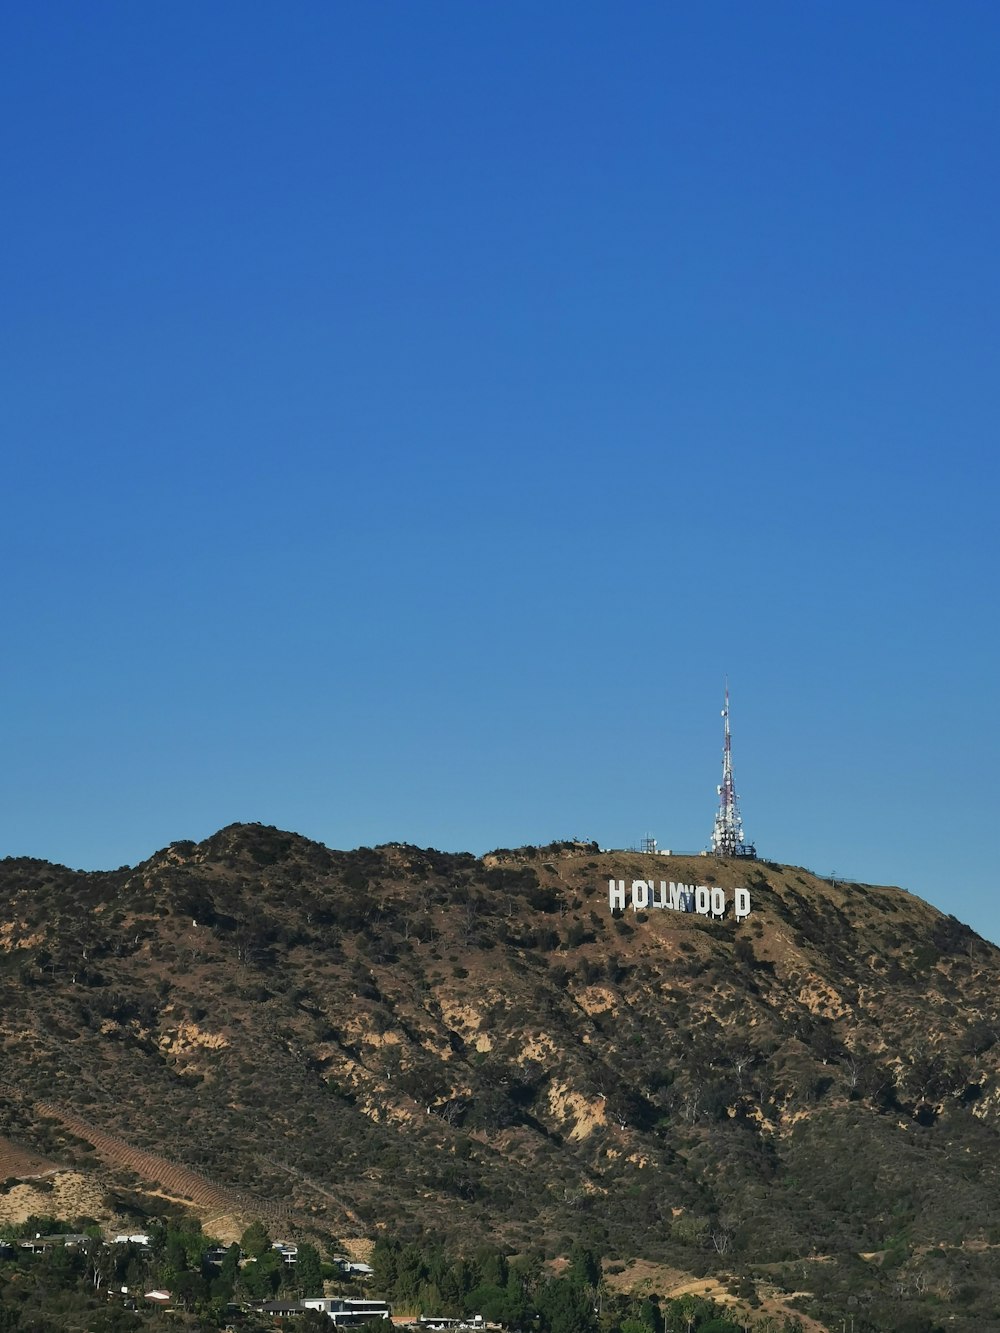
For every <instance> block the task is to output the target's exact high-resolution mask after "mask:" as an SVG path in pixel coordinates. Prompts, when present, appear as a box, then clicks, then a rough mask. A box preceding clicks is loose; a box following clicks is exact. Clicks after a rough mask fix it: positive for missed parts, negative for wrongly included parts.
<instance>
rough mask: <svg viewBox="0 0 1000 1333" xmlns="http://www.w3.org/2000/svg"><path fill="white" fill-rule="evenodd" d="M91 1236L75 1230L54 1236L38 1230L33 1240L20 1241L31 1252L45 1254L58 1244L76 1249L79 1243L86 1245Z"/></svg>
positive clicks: (23, 1248) (19, 1243) (24, 1248)
mask: <svg viewBox="0 0 1000 1333" xmlns="http://www.w3.org/2000/svg"><path fill="white" fill-rule="evenodd" d="M91 1239H93V1238H92V1237H91V1236H81V1235H78V1234H76V1233H74V1232H70V1231H63V1232H58V1233H57V1234H55V1235H52V1236H42V1235H39V1234H38V1233H37V1232H36V1233H35V1236H34V1239H33V1240H22V1241H18V1245H19V1246H20V1248H21V1249H22V1250H27V1251H28V1253H29V1254H44V1253H45V1252H46V1250H51V1249H54V1248H55V1246H57V1245H65V1246H66V1248H67V1249H70V1250H73V1249H76V1248H77V1246H79V1245H86V1243H87V1241H88V1240H91Z"/></svg>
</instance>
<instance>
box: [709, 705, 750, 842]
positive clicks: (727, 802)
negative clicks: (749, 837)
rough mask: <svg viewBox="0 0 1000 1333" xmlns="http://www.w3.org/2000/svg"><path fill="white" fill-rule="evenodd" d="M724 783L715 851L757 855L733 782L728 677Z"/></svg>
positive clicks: (724, 733)
mask: <svg viewBox="0 0 1000 1333" xmlns="http://www.w3.org/2000/svg"><path fill="white" fill-rule="evenodd" d="M722 717H723V724H724V729H723V737H724V739H723V743H722V783H721V785H720V786H719V788H718V793H719V809H718V811H717V812H716V816H715V828H714V829H713V830H712V851H713V852H714V853H715V855H716V856H745V857H748V858H749V859H751V860H755V859H756V857H757V849H756V847H754V845H753V843H752V842H747V841H746V839H745V837H744V835H743V819H742V816H741V815H740V803H739V798H738V797H737V795H736V787H735V785H734V784H733V756H732V745H731V738H730V735H729V682H728V681H726V706H725V708H723V710H722Z"/></svg>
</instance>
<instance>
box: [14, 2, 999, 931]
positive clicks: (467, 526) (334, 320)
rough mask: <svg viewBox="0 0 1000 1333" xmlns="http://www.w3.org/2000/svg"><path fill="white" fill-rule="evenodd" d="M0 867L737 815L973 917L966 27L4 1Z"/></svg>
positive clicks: (620, 9)
mask: <svg viewBox="0 0 1000 1333" xmlns="http://www.w3.org/2000/svg"><path fill="white" fill-rule="evenodd" d="M0 53H2V54H0V66H2V68H0V99H2V117H0V135H2V162H3V175H2V179H3V208H2V234H3V246H2V258H0V263H2V266H3V273H2V287H0V290H2V299H0V339H2V346H0V380H2V383H0V429H2V444H3V447H2V481H3V491H2V494H3V499H4V521H3V524H2V527H0V542H2V544H3V566H2V568H3V582H4V596H3V625H4V629H5V635H4V639H5V647H4V652H3V655H2V673H3V682H2V685H3V690H2V698H3V707H2V709H0V744H2V753H3V758H4V762H3V766H2V791H0V834H2V836H0V848H2V850H3V851H5V852H9V853H11V854H17V855H21V854H30V855H35V856H41V857H46V858H51V859H54V860H60V861H64V862H67V863H69V864H70V865H73V866H81V867H87V868H91V867H110V866H117V865H119V864H122V863H125V862H134V861H136V860H138V859H141V858H143V857H145V856H147V855H149V854H150V853H151V852H152V851H154V850H155V849H156V848H158V847H160V846H163V845H164V844H166V843H167V842H170V841H172V840H174V839H178V838H185V837H191V838H201V837H204V836H206V835H208V834H209V833H211V832H213V831H214V830H215V829H216V828H218V827H220V826H221V825H223V824H226V823H228V822H230V821H233V820H260V821H262V822H265V823H274V824H278V825H280V826H283V827H287V828H292V829H295V830H298V831H300V832H302V833H305V834H307V835H309V836H312V837H315V838H319V839H321V840H323V841H325V842H327V843H328V844H330V845H332V846H338V847H351V846H356V845H358V844H363V843H368V844H370V843H377V842H386V841H392V840H404V841H409V842H415V843H419V844H421V845H434V846H438V847H442V848H446V849H469V850H472V851H477V852H481V851H484V850H487V849H488V848H490V847H494V846H498V845H515V844H520V843H525V842H543V841H548V840H550V839H552V838H557V837H570V836H582V837H588V838H596V839H597V840H599V841H600V842H601V843H602V845H610V846H622V845H628V844H631V843H634V842H637V841H638V839H639V838H641V837H642V835H643V834H645V833H647V832H650V833H654V834H655V835H656V836H658V837H659V839H660V841H661V844H663V845H669V846H674V847H683V848H698V847H702V846H704V845H705V844H706V842H707V840H708V838H709V835H710V832H711V826H712V818H713V815H714V810H715V802H716V797H715V785H716V783H717V782H718V780H719V768H720V758H721V722H720V718H719V708H720V706H721V696H722V688H723V680H724V677H725V675H726V674H728V676H729V679H730V683H731V688H732V707H733V737H734V741H733V744H734V759H735V769H736V780H737V788H738V790H739V792H740V795H741V798H742V804H743V814H744V819H745V823H746V827H747V832H748V834H749V835H750V836H751V837H752V838H754V839H755V840H756V842H757V845H758V847H759V848H760V850H761V852H762V853H763V854H764V855H766V856H768V857H770V858H773V859H776V860H782V861H788V862H792V863H795V864H802V865H807V866H809V867H810V868H812V869H815V870H817V871H819V872H821V873H826V872H829V871H831V870H835V871H837V872H838V873H840V874H843V875H848V876H850V877H853V878H859V879H865V880H868V881H873V882H891V883H900V884H902V885H904V886H905V887H907V888H910V889H911V890H913V891H914V892H916V893H919V894H921V895H922V896H924V897H927V898H929V899H930V900H931V901H932V902H934V903H936V904H938V905H939V906H941V907H943V908H945V910H949V911H952V912H954V913H955V914H956V915H958V916H959V917H961V918H962V919H964V920H967V921H969V922H970V923H971V924H973V925H974V926H976V927H977V928H978V929H979V930H981V931H983V932H984V933H986V934H987V935H989V936H991V937H992V938H994V939H1000V897H998V894H997V889H996V875H997V864H998V862H997V852H996V849H995V832H996V828H997V810H996V807H997V794H996V789H995V786H994V784H995V782H996V775H995V771H994V770H995V765H996V762H997V761H996V754H997V749H998V737H997V726H996V710H995V707H994V701H993V687H994V683H995V680H996V675H997V672H996V662H997V649H998V630H997V612H996V602H997V591H996V584H997V572H998V559H997V489H998V488H997V467H998V464H997V438H998V424H1000V375H998V352H1000V346H998V327H1000V315H998V310H1000V259H998V237H1000V184H998V180H1000V177H998V172H997V145H998V143H1000V106H998V83H997V77H996V70H997V62H998V57H1000V8H998V7H997V5H996V4H995V3H993V2H992V0H990V2H989V3H986V2H981V3H977V2H976V0H970V2H969V3H963V4H961V5H957V6H945V5H942V4H940V3H924V2H923V0H905V2H903V0H900V2H899V3H876V4H871V3H867V0H866V2H865V3H862V2H861V0H856V2H855V3H843V2H838V3H832V2H830V3H823V2H821V0H820V2H817V3H809V4H804V3H801V0H781V2H778V0H772V2H768V0H765V3H761V4H754V5H746V4H737V3H716V2H713V0H706V3H701V4H690V3H683V4H681V3H673V4H666V3H661V2H659V0H657V3H645V2H642V0H640V2H638V3H635V4H629V5H619V4H612V3H610V2H608V3H604V4H596V3H590V2H589V0H584V2H581V0H572V3H569V2H566V3H542V4H539V3H536V0H530V3H529V2H528V0H505V3H503V4H477V3H468V2H467V0H462V2H461V3H457V2H454V3H452V2H449V3H435V2H434V0H421V3H416V4H415V3H403V2H402V0H400V2H399V3H379V0H363V2H362V0H357V2H355V3H327V2H326V0H323V2H322V3H320V0H308V2H305V3H294V4H282V5H279V4H273V3H262V2H259V0H258V2H255V0H239V3H223V2H221V0H213V3H211V4H202V3H194V2H193V0H189V2H187V3H183V2H181V3H172V4H169V5H166V4H161V5H152V4H142V5H139V4H135V3H131V2H129V3H126V2H125V0H120V2H113V0H107V2H105V3H101V2H98V3H94V4H86V5H81V4H78V3H56V2H53V3H42V4H32V5H28V4H8V5H6V6H4V8H3V13H2V15H0Z"/></svg>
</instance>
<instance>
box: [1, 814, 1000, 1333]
mask: <svg viewBox="0 0 1000 1333" xmlns="http://www.w3.org/2000/svg"><path fill="white" fill-rule="evenodd" d="M647 875H648V876H651V877H654V876H655V878H656V880H657V881H659V880H661V879H662V880H673V881H679V882H684V883H689V884H694V883H703V884H717V885H720V886H722V887H723V888H724V889H725V890H727V896H728V897H729V898H730V899H731V897H732V890H733V889H734V888H735V887H737V886H739V885H745V886H746V887H748V888H749V889H750V891H751V893H752V896H753V912H752V914H751V916H750V917H749V918H748V919H747V920H745V921H742V922H739V923H737V922H735V921H734V920H733V919H732V916H731V915H729V916H727V917H726V918H725V919H723V920H711V919H708V918H704V917H700V916H697V915H694V914H684V913H680V912H671V911H654V910H651V911H648V912H640V913H635V912H633V911H632V910H631V909H627V910H626V911H625V913H623V914H617V915H615V916H613V915H612V913H611V910H610V908H609V903H608V880H609V879H610V878H615V879H625V880H626V881H630V880H631V879H632V878H645V877H646V876H647ZM0 889H2V893H3V896H4V901H5V903H6V910H5V913H4V916H3V919H2V925H0V988H2V990H0V995H2V1006H0V1080H2V1087H0V1134H2V1135H3V1136H4V1137H5V1140H6V1147H4V1148H2V1153H4V1154H6V1160H7V1162H8V1167H7V1176H8V1179H7V1182H6V1184H5V1185H4V1187H3V1190H4V1193H3V1194H2V1195H0V1208H2V1207H3V1206H4V1205H6V1206H7V1208H8V1214H7V1215H13V1212H15V1211H17V1210H20V1214H21V1215H25V1210H27V1211H31V1210H35V1211H43V1206H44V1210H46V1211H51V1204H46V1203H45V1198H46V1195H45V1191H46V1190H48V1189H51V1188H52V1182H53V1180H54V1181H56V1182H57V1184H58V1187H59V1188H66V1187H67V1186H66V1184H65V1182H66V1180H67V1179H75V1180H76V1181H77V1184H78V1185H79V1187H80V1188H81V1189H82V1190H83V1191H84V1195H85V1196H86V1197H87V1198H88V1199H91V1200H92V1199H93V1197H94V1195H95V1193H97V1191H98V1190H99V1195H98V1197H99V1198H100V1200H101V1206H102V1207H103V1208H104V1210H105V1211H106V1214H107V1216H108V1217H109V1218H110V1217H111V1216H112V1214H113V1215H114V1216H115V1217H117V1218H124V1217H128V1216H138V1215H141V1214H142V1213H143V1212H144V1211H146V1212H153V1213H155V1212H156V1211H157V1209H158V1208H161V1207H164V1206H167V1204H168V1203H169V1201H170V1200H175V1201H180V1202H181V1203H184V1204H185V1206H190V1207H191V1208H192V1209H193V1210H194V1211H196V1212H197V1213H198V1214H199V1215H200V1216H201V1217H202V1218H203V1220H205V1222H206V1224H207V1225H211V1226H212V1227H213V1228H214V1229H215V1230H216V1232H217V1234H221V1235H224V1236H225V1235H227V1234H228V1235H232V1234H238V1232H239V1229H241V1227H242V1226H243V1225H244V1224H245V1222H246V1220H248V1219H249V1218H251V1217H253V1216H255V1215H260V1216H264V1217H266V1218H269V1219H271V1221H272V1222H274V1223H275V1224H280V1226H281V1227H282V1228H283V1229H284V1230H285V1231H287V1232H288V1233H289V1234H305V1233H306V1232H308V1231H312V1232H315V1233H317V1234H318V1235H319V1236H321V1237H330V1238H333V1239H331V1241H330V1244H331V1245H332V1244H334V1243H335V1242H338V1243H339V1242H343V1241H351V1240H357V1241H360V1240H362V1239H370V1238H373V1237H376V1236H378V1235H380V1234H391V1235H394V1236H399V1237H402V1238H404V1239H405V1238H406V1237H409V1236H416V1235H421V1234H427V1233H433V1234H436V1235H438V1236H440V1237H441V1238H442V1239H443V1240H444V1241H445V1242H446V1243H447V1244H449V1245H450V1246H452V1247H453V1248H454V1249H456V1250H460V1249H462V1248H463V1247H467V1246H469V1245H470V1244H474V1243H475V1242H476V1241H477V1240H485V1239H491V1240H496V1241H499V1242H501V1243H502V1244H504V1245H506V1246H507V1247H509V1248H510V1250H511V1251H518V1252H524V1251H535V1250H541V1251H544V1252H545V1254H547V1255H548V1256H556V1255H559V1254H566V1253H568V1251H569V1249H570V1247H571V1246H572V1245H573V1244H574V1243H576V1242H582V1243H584V1244H586V1245H588V1246H590V1247H591V1248H593V1249H594V1250H596V1251H597V1252H599V1253H601V1254H602V1255H604V1256H605V1261H606V1264H610V1265H611V1266H612V1269H613V1270H614V1280H615V1281H616V1282H618V1283H625V1284H627V1283H628V1282H629V1281H630V1275H631V1276H632V1278H634V1279H635V1282H636V1283H638V1282H639V1281H640V1279H642V1280H644V1281H645V1282H646V1283H647V1284H652V1286H653V1289H654V1290H655V1289H660V1288H659V1286H658V1285H657V1283H658V1282H660V1283H667V1281H668V1276H669V1281H670V1282H673V1283H674V1285H677V1284H680V1283H682V1282H684V1281H693V1280H695V1279H700V1278H707V1277H711V1276H712V1275H717V1276H721V1277H723V1278H725V1279H727V1280H732V1281H741V1282H742V1287H741V1288H740V1290H741V1294H742V1295H743V1296H747V1295H752V1293H753V1292H754V1291H755V1290H756V1291H757V1292H758V1293H759V1294H760V1295H763V1296H767V1295H768V1293H780V1292H785V1293H792V1292H798V1293H803V1294H802V1295H800V1297H799V1298H798V1299H799V1301H800V1307H801V1308H802V1309H803V1310H804V1311H808V1312H809V1313H811V1314H813V1315H815V1316H816V1317H817V1318H818V1319H819V1320H821V1321H822V1322H823V1324H824V1326H826V1325H827V1324H829V1326H831V1327H832V1326H833V1322H834V1321H836V1326H837V1327H838V1328H839V1327H840V1322H839V1321H840V1320H841V1319H842V1318H845V1317H847V1316H849V1315H855V1317H856V1318H857V1319H858V1321H859V1322H858V1329H859V1330H860V1329H861V1328H862V1327H864V1326H865V1325H864V1321H865V1320H868V1321H870V1323H869V1326H871V1327H878V1328H897V1327H899V1328H903V1327H905V1326H906V1325H905V1321H906V1320H907V1319H920V1318H938V1319H944V1318H946V1317H949V1318H950V1317H952V1316H953V1318H951V1321H950V1322H949V1325H948V1326H949V1327H953V1328H956V1329H969V1330H971V1329H982V1328H989V1327H993V1328H996V1327H1000V1319H998V1318H997V1317H996V1315H995V1314H994V1311H996V1310H997V1309H998V1308H1000V1279H997V1278H996V1277H994V1273H993V1270H994V1268H995V1258H996V1253H997V1250H996V1247H997V1244H998V1243H1000V1225H998V1222H997V1219H996V1218H995V1216H994V1210H995V1200H996V1198H997V1191H998V1184H1000V1170H998V1166H997V1163H998V1148H1000V1068H998V1065H1000V1044H998V1032H1000V1027H998V1024H1000V1018H998V1014H997V1002H998V1001H997V997H998V995H1000V988H998V981H1000V951H998V950H997V949H995V948H994V947H993V946H992V945H989V944H987V943H985V942H984V941H983V940H981V939H979V938H978V937H977V936H976V935H974V934H973V933H972V932H971V931H970V930H969V929H968V928H966V927H964V926H962V925H961V924H959V922H957V921H956V920H955V919H954V918H951V917H946V916H943V915H942V914H941V913H939V912H938V911H936V910H935V909H934V908H932V907H930V906H929V905H927V904H926V903H923V902H921V901H920V900H919V899H916V898H914V897H912V896H911V895H909V894H907V893H905V892H904V891H902V890H900V889H895V888H875V887H871V886H865V885H859V884H844V883H836V884H832V883H830V882H829V881H825V880H821V879H818V878H816V877H815V876H813V875H811V874H809V873H808V872H806V871H804V870H800V869H796V868H791V867H783V866H775V865H771V864H769V863H751V864H739V863H732V862H726V861H720V860H716V859H715V858H689V859H686V860H685V859H683V858H675V857H664V856H658V857H647V856H643V855H640V854H636V853H600V852H598V851H597V850H596V847H592V846H584V845H580V844H554V845H552V846H551V847H548V848H541V849H539V848H526V849H521V850H520V851H518V852H498V853H495V854H493V855H491V856H489V857H486V858H483V859H477V858H475V857H473V856H470V855H451V854H445V853H440V852H436V851H430V850H419V849H417V848H415V847H410V846H402V845H395V844H393V845H389V846H384V847H379V848H375V849H370V848H362V849H359V850H357V851H353V852H339V851H331V850H329V849H327V848H325V847H322V846H320V845H318V844H316V843H313V842H310V841H308V840H306V839H304V838H301V837H299V836H297V835H295V834H291V833H284V832H280V831H278V830H276V829H272V828H266V827H262V826H259V825H245V826H244V825H234V826H231V827H229V828H226V829H223V830H222V831H221V832H219V833H217V834H216V835H215V836H213V837H211V838H209V839H207V840H206V841H204V842H202V843H198V844H195V843H190V842H184V843H175V844H173V845H172V846H170V847H168V848H166V849H165V850H163V851H161V852H158V853H157V854H156V855H154V856H152V857H151V858H150V859H149V860H148V861H146V862H143V863H142V864H141V865H139V866H136V867H135V868H127V867H126V868H123V869H121V870H117V871H113V872H107V873H92V874H85V873H82V872H74V871H71V870H68V869H66V868H64V867H60V866H54V865H50V864H48V863H45V862H41V861H35V860H26V859H11V858H8V859H7V860H5V861H3V862H0ZM57 1169H59V1170H61V1171H62V1172H63V1173H64V1174H63V1175H61V1176H60V1175H55V1176H53V1175H52V1174H51V1173H52V1172H55V1171H56V1170H57ZM67 1170H69V1171H72V1172H75V1173H77V1174H76V1176H75V1177H72V1178H70V1177H66V1176H65V1172H66V1171H67ZM45 1173H50V1174H45ZM32 1177H34V1178H36V1184H35V1186H32V1185H31V1184H30V1180H31V1178H32ZM19 1182H21V1183H19ZM39 1185H40V1187H41V1188H40V1189H39ZM88 1191H89V1192H88ZM81 1197H82V1196H81ZM37 1201H41V1202H37ZM94 1207H96V1205H94V1206H92V1207H91V1208H90V1209H88V1210H87V1211H94ZM0 1215H2V1214H0ZM638 1261H642V1267H641V1268H640V1267H638V1266H636V1265H637V1264H638ZM656 1273H659V1274H660V1275H661V1277H660V1279H655V1278H654V1277H653V1276H651V1274H656ZM991 1321H992V1322H991ZM920 1326H921V1325H919V1324H913V1327H914V1328H916V1327H920ZM931 1326H932V1325H931V1324H926V1327H931Z"/></svg>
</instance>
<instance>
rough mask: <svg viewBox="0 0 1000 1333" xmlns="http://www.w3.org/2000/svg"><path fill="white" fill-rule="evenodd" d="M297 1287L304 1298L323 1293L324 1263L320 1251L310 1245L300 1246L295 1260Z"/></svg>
mask: <svg viewBox="0 0 1000 1333" xmlns="http://www.w3.org/2000/svg"><path fill="white" fill-rule="evenodd" d="M295 1285H296V1287H297V1288H298V1290H299V1292H300V1293H301V1294H302V1295H303V1296H320V1295H322V1293H323V1262H322V1260H321V1259H320V1255H319V1250H317V1248H316V1246H315V1245H309V1244H308V1243H306V1244H304V1245H300V1246H299V1252H298V1255H297V1256H296V1260H295Z"/></svg>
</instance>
